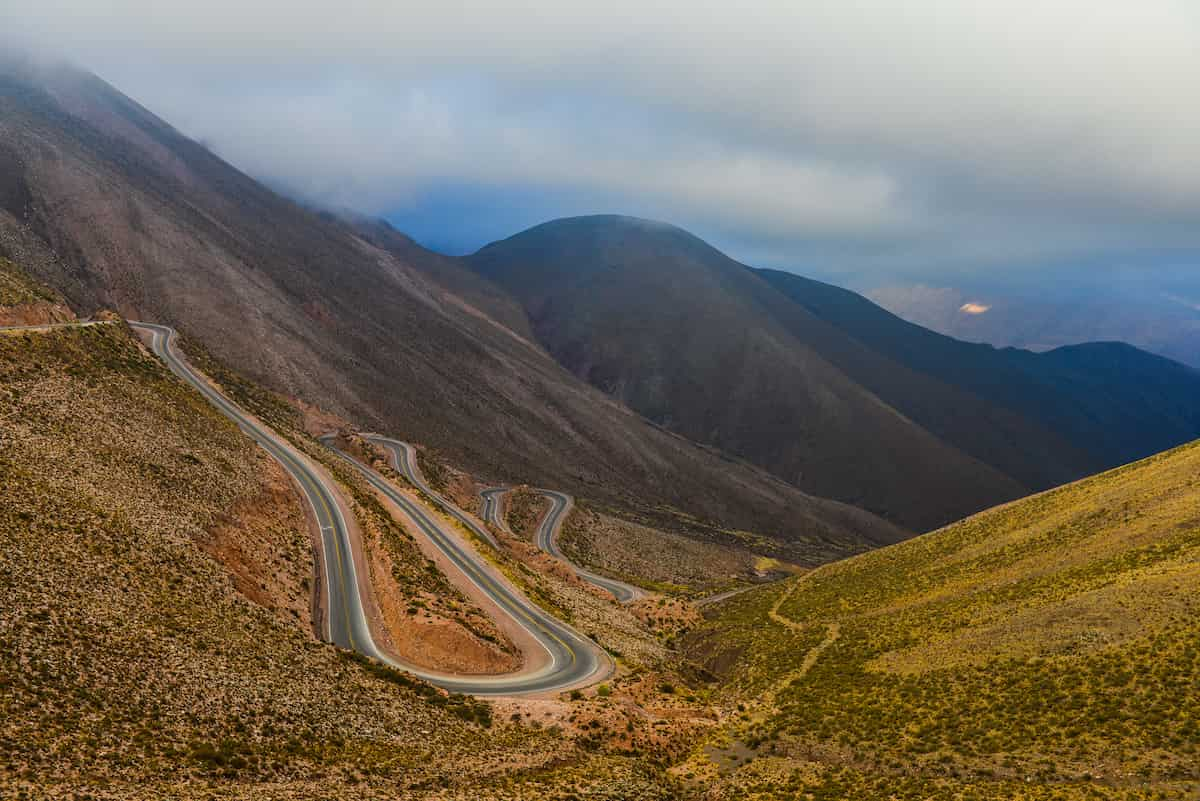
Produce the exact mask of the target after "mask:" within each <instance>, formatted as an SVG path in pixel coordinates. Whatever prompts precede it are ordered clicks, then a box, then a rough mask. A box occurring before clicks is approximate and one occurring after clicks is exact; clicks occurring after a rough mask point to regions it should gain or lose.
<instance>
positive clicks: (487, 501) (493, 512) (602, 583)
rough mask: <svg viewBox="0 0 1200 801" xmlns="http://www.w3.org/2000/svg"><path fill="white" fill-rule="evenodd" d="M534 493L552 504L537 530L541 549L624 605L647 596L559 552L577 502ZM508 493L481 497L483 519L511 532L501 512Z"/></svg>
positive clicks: (496, 490) (496, 491) (499, 491)
mask: <svg viewBox="0 0 1200 801" xmlns="http://www.w3.org/2000/svg"><path fill="white" fill-rule="evenodd" d="M534 492H536V493H538V494H539V495H542V496H543V497H545V498H547V499H548V500H549V501H550V511H549V512H547V513H546V516H545V517H544V518H543V519H542V524H541V525H540V526H539V527H538V530H537V537H536V540H537V546H538V548H540V549H542V550H543V551H545V552H546V553H548V554H550V555H551V556H553V557H555V558H557V559H561V560H562V561H564V562H566V563H567V564H568V565H570V566H571V569H572V570H574V571H575V573H576V575H578V576H579V577H580V578H581V579H583V580H584V581H586V582H588V583H590V584H594V585H595V586H597V587H599V588H601V589H603V590H607V591H608V592H610V593H612V595H613V597H614V598H616V599H617V600H618V601H619V602H621V603H623V604H626V603H629V602H631V601H636V600H638V599H639V598H642V597H644V596H645V595H646V593H645V592H644V591H643V590H642V589H641V588H640V587H635V586H633V585H632V584H626V583H625V582H623V581H617V580H616V579H611V578H609V577H608V576H601V575H600V574H599V573H593V572H592V571H590V570H588V569H587V568H583V567H580V566H579V565H577V564H575V563H574V562H572V561H571V560H570V559H568V558H567V556H566V555H565V554H564V553H563V552H562V551H560V550H559V549H558V532H559V529H561V528H562V524H563V521H564V520H566V517H567V512H568V511H569V510H570V508H571V506H573V505H574V503H575V502H574V500H573V499H572V498H571V496H570V495H567V494H566V493H565V492H558V491H556V490H546V489H538V490H534ZM507 493H508V489H507V488H505V487H495V488H493V489H486V490H484V491H483V492H481V493H479V495H480V497H481V498H483V519H484V520H486V521H487V522H489V523H491V524H492V525H494V526H499V527H500V528H503V529H508V525H507V524H506V523H505V522H504V516H503V515H502V514H501V512H500V510H501V508H502V505H503V499H504V496H505V494H507Z"/></svg>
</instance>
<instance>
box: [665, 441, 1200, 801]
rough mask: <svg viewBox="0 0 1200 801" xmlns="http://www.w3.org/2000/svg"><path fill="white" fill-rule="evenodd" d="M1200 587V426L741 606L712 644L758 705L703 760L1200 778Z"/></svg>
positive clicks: (907, 771) (903, 787)
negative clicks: (1118, 462) (1120, 463)
mask: <svg viewBox="0 0 1200 801" xmlns="http://www.w3.org/2000/svg"><path fill="white" fill-rule="evenodd" d="M1197 590H1200V443H1193V444H1190V445H1185V446H1182V447H1180V448H1177V449H1175V450H1173V451H1169V452H1167V453H1164V454H1160V455H1158V456H1154V457H1151V458H1149V459H1146V460H1143V461H1141V462H1138V463H1135V464H1133V465H1129V466H1127V467H1123V468H1119V469H1117V470H1114V471H1111V472H1108V473H1104V474H1101V475H1099V476H1096V477H1093V478H1090V479H1087V480H1084V481H1081V482H1078V483H1076V484H1073V485H1070V486H1067V487H1063V488H1060V489H1058V490H1054V491H1051V492H1048V493H1045V494H1043V495H1040V496H1037V497H1034V498H1031V499H1027V500H1024V501H1020V502H1017V503H1014V504H1011V505H1009V506H1006V507H1002V508H999V509H996V510H992V511H990V512H986V513H983V514H981V515H978V516H976V517H973V518H970V519H968V520H966V521H963V522H961V523H958V524H955V525H953V526H950V527H948V528H946V529H943V530H940V531H938V532H934V533H932V534H929V535H926V536H924V537H919V538H917V539H915V540H912V541H909V542H905V543H902V544H900V545H896V546H892V547H889V548H886V549H883V550H880V551H875V552H872V553H869V554H865V555H863V556H861V557H856V558H853V559H850V560H847V561H845V562H841V563H837V564H832V565H829V566H826V567H824V568H821V569H818V570H817V571H814V572H813V573H811V574H809V575H807V576H805V577H802V578H800V579H798V580H794V581H789V582H788V583H786V584H783V585H778V586H775V587H771V588H768V589H764V590H761V591H757V592H752V593H747V594H745V595H743V596H740V597H737V598H735V599H732V600H731V601H729V602H727V603H726V604H724V605H722V606H721V607H720V608H719V609H718V610H716V611H715V612H713V613H712V614H713V615H714V616H713V617H712V618H711V619H710V620H709V621H707V623H706V625H705V626H704V628H703V630H702V631H701V632H699V633H698V634H697V635H696V637H695V639H694V640H693V648H694V649H695V652H696V654H697V655H699V656H700V657H701V658H703V659H704V660H706V661H707V663H708V665H709V667H710V668H711V669H713V670H715V671H717V672H719V673H720V674H721V676H722V678H723V680H724V681H725V687H726V691H727V692H728V693H729V696H730V699H731V700H735V699H739V698H740V699H745V698H754V699H757V703H755V704H753V705H751V707H750V708H749V709H748V710H747V712H746V713H745V714H744V715H741V716H739V717H737V718H736V722H735V723H734V724H733V725H732V726H731V727H730V728H729V730H728V734H729V736H730V738H731V739H730V740H729V741H728V742H726V743H724V744H723V745H724V748H717V749H710V750H709V751H707V752H698V753H697V757H696V759H695V760H694V764H692V765H690V766H689V769H690V770H691V771H692V772H697V771H701V770H705V769H707V770H712V769H713V768H714V765H713V764H711V763H714V762H715V763H716V766H719V768H720V770H721V772H722V773H723V774H724V776H723V778H721V779H720V781H721V782H723V784H724V786H725V787H726V789H727V791H728V792H727V795H729V796H731V797H743V796H744V797H755V795H754V794H755V793H758V792H766V793H768V794H770V793H779V792H783V791H784V790H785V789H786V790H787V792H801V791H802V790H803V791H811V792H813V793H814V794H815V797H855V798H931V797H938V798H942V797H944V798H980V799H983V798H1013V797H1029V798H1092V797H1104V798H1109V797H1114V798H1152V797H1195V793H1196V792H1198V791H1200V790H1198V788H1200V749H1198V747H1197V743H1198V741H1200V619H1198V617H1197V612H1198V611H1200V600H1198V599H1197ZM733 756H738V757H739V759H738V760H736V761H735V760H733V759H732V757H733ZM747 757H749V760H748V764H747V759H746V758H747ZM1160 793H1161V794H1162V795H1161V796H1160V795H1159V794H1160ZM772 797H774V796H772Z"/></svg>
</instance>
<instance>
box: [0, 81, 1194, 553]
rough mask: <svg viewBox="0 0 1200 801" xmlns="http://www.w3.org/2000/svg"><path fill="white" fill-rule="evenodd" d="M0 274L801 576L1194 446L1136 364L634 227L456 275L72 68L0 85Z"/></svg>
mask: <svg viewBox="0 0 1200 801" xmlns="http://www.w3.org/2000/svg"><path fill="white" fill-rule="evenodd" d="M0 255H8V256H9V257H11V258H13V260H14V261H19V262H20V263H21V264H23V265H25V266H26V267H27V268H28V269H30V270H31V271H32V272H34V273H35V274H36V275H37V277H38V278H40V279H41V280H43V281H45V282H47V283H49V284H50V285H52V286H54V287H55V288H57V289H58V290H59V291H61V292H62V293H63V294H64V295H65V296H66V297H67V299H68V300H70V301H71V302H72V304H73V305H75V306H76V307H77V308H79V309H82V310H84V311H87V310H92V309H96V308H100V307H112V308H116V309H117V310H119V311H121V312H122V313H124V314H126V315H128V316H137V317H142V318H145V319H150V320H156V321H160V322H163V323H166V324H171V325H174V326H176V327H177V328H179V329H180V330H181V331H183V332H184V333H185V334H187V335H190V336H192V337H195V338H197V339H199V340H200V341H202V342H203V343H204V344H205V345H206V346H207V347H208V348H209V349H210V350H211V351H212V352H213V353H214V354H215V355H216V356H217V357H218V358H220V359H221V360H223V361H225V362H227V363H228V364H229V365H230V366H232V367H234V368H235V369H238V370H241V371H243V372H245V373H246V374H247V375H249V376H250V377H252V378H254V379H256V380H258V381H260V382H262V383H263V384H265V385H267V386H270V387H272V388H274V389H276V390H279V391H282V392H285V393H287V394H290V395H294V396H297V397H300V398H303V399H305V400H307V401H310V402H313V403H316V404H319V405H321V406H323V407H325V408H327V409H329V410H331V411H333V412H336V413H338V414H340V415H342V416H344V417H346V418H348V419H350V420H352V421H354V422H355V423H356V424H358V425H360V426H362V427H363V428H373V429H377V430H379V431H382V432H387V433H391V434H395V435H401V436H404V437H406V438H410V439H415V440H417V441H420V442H423V443H426V444H428V445H430V446H431V447H433V448H435V449H436V450H438V451H440V452H441V453H442V454H443V455H444V456H445V458H447V459H449V460H451V461H453V462H457V463H459V464H462V465H464V466H467V467H470V468H472V469H473V470H475V471H477V472H478V473H479V474H481V475H483V476H485V477H489V478H492V479H494V480H497V481H523V482H529V483H535V484H540V485H546V486H554V487H561V488H562V489H564V490H568V491H571V492H573V493H575V494H577V495H579V496H581V497H583V498H591V499H595V500H598V501H600V502H603V503H606V504H612V505H616V506H619V507H622V508H625V509H631V510H632V509H637V510H640V511H641V512H642V513H646V514H652V513H654V512H655V510H659V511H661V510H662V509H664V508H666V507H671V508H674V509H678V510H683V511H686V512H687V513H690V514H694V515H696V516H697V517H699V518H701V519H703V520H706V521H711V522H712V523H714V524H716V525H717V526H718V527H724V528H726V529H729V530H738V529H744V530H752V531H755V532H759V533H763V534H767V535H770V536H773V537H776V538H778V539H780V540H783V541H786V542H788V543H791V547H794V549H795V551H794V552H793V555H798V556H803V557H804V558H807V559H811V560H814V561H815V560H821V559H826V558H832V557H833V556H835V555H838V554H842V553H847V552H851V551H854V550H861V549H862V548H865V547H870V546H873V545H877V544H880V543H885V542H889V541H893V540H895V539H897V538H899V537H902V536H904V534H905V530H907V531H916V530H922V529H928V528H932V527H935V526H938V525H940V524H942V523H945V522H948V521H950V520H953V519H956V518H959V517H962V516H963V515H966V514H969V513H971V512H974V511H976V510H979V509H982V508H984V507H987V506H990V505H992V504H994V503H997V502H1001V501H1005V500H1009V499H1012V498H1016V497H1018V496H1020V495H1023V494H1025V493H1028V492H1030V491H1032V490H1037V489H1041V488H1044V487H1047V486H1050V485H1053V484H1057V483H1061V482H1064V481H1067V480H1070V479H1073V478H1076V477H1079V476H1082V475H1084V474H1087V473H1090V472H1095V471H1097V470H1100V469H1103V468H1105V467H1109V466H1112V465H1115V464H1119V463H1121V462H1123V461H1129V460H1132V459H1135V458H1137V457H1139V456H1143V455H1146V454H1149V453H1152V452H1154V451H1158V450H1162V449H1164V448H1167V447H1169V446H1171V445H1174V444H1177V443H1180V442H1183V441H1185V440H1189V439H1192V438H1195V437H1197V436H1200V410H1197V409H1196V407H1195V403H1194V401H1195V399H1196V398H1197V397H1200V373H1198V372H1197V371H1195V370H1192V369H1190V368H1186V367H1183V366H1181V365H1179V364H1177V363H1174V362H1171V361H1168V360H1166V359H1162V358H1159V357H1156V356H1151V355H1150V354H1147V353H1144V352H1142V351H1138V350H1136V349H1134V348H1131V347H1129V346H1126V345H1119V344H1097V345H1087V346H1080V347H1073V348H1064V349H1060V350H1057V351H1053V352H1050V353H1046V354H1040V355H1035V354H1032V353H1028V352H1021V351H1011V350H1007V351H1006V350H996V349H994V348H991V347H988V346H979V345H970V344H966V343H963V342H959V341H956V340H953V339H950V338H948V337H945V336H941V335H938V334H934V333H933V332H930V331H928V330H926V329H922V328H920V327H918V326H915V325H911V324H908V323H905V322H903V321H902V320H900V319H899V318H896V317H895V316H893V315H891V314H889V313H887V312H885V311H884V310H882V309H881V308H879V307H878V306H875V305H874V304H872V303H870V302H869V301H867V300H866V299H864V298H862V297H861V296H858V295H855V294H853V293H850V292H847V291H845V290H840V289H838V288H836V287H832V286H828V285H825V284H820V283H817V282H813V281H808V280H806V279H803V278H800V277H798V276H794V275H791V274H789V273H779V272H771V271H756V270H752V269H750V268H748V267H746V266H744V265H742V264H739V263H737V262H735V261H733V260H731V259H729V258H728V257H726V256H725V255H723V254H721V253H720V252H719V251H717V250H715V249H714V248H712V247H710V246H709V245H707V244H705V243H704V242H702V241H701V240H699V239H697V238H696V237H694V236H692V235H690V234H688V233H686V232H684V231H682V230H680V229H678V228H674V227H671V226H668V225H662V224H658V223H651V222H647V221H644V220H636V219H631V218H625V217H613V216H602V217H587V218H575V219H568V220H557V221H554V222H550V223H546V224H544V225H541V226H538V227H536V228H534V229H531V230H529V231H526V232H524V233H521V234H518V235H516V236H514V237H512V238H510V239H507V240H504V241H502V242H497V243H494V244H492V245H489V246H488V247H486V248H484V249H482V250H481V251H480V252H479V253H477V254H475V255H473V256H470V257H468V258H466V259H458V258H451V257H446V256H442V255H439V254H436V253H433V252H431V251H429V250H426V249H425V248H422V247H421V246H419V245H418V244H417V243H415V242H414V241H413V240H411V239H410V238H408V237H406V236H404V235H403V234H401V233H400V232H397V231H395V230H393V229H392V228H391V227H390V226H388V225H386V224H385V223H380V222H377V221H372V220H361V219H351V220H348V219H344V218H341V217H337V216H334V215H332V214H328V213H318V212H314V211H312V210H310V209H306V208H304V207H302V206H300V205H298V204H296V203H294V202H292V201H289V200H287V199H285V198H283V197H280V196H279V195H277V194H275V193H273V192H271V191H270V190H268V189H267V188H265V187H263V186H262V185H261V184H259V183H258V182H256V181H254V180H253V179H251V178H249V177H247V176H246V175H244V174H243V173H241V172H239V171H238V170H236V169H235V168H233V167H231V166H230V165H228V164H227V163H225V162H223V161H222V160H221V159H219V158H217V157H216V156H214V155H213V154H212V153H211V152H209V151H208V150H207V149H205V148H204V147H202V146H200V145H198V144H196V143H195V142H192V141H191V140H189V139H187V138H186V137H184V136H182V135H181V134H179V133H178V132H177V131H175V130H174V129H173V128H171V127H170V126H169V125H168V124H167V123H165V122H163V121H162V120H160V119H158V118H157V117H155V116H154V115H153V114H151V113H150V112H148V111H147V110H145V109H143V108H142V107H140V106H138V105H137V104H136V103H134V102H133V101H131V100H130V99H128V98H127V97H125V96H123V95H121V94H120V93H119V92H117V91H116V90H115V89H113V88H112V87H110V86H108V85H107V84H105V83H103V82H102V81H100V80H99V79H97V78H95V77H94V76H90V75H87V74H85V73H81V72H78V71H74V70H70V69H66V68H45V67H38V66H31V65H29V64H27V63H21V62H11V63H9V64H7V65H3V64H0ZM825 498H828V499H832V500H824V499H825ZM847 504H848V505H847ZM860 510H867V511H860Z"/></svg>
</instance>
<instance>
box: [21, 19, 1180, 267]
mask: <svg viewBox="0 0 1200 801" xmlns="http://www.w3.org/2000/svg"><path fill="white" fill-rule="evenodd" d="M175 6H176V4H170V3H162V2H148V1H146V0H108V2H103V3H101V2H94V3H82V2H67V1H66V0H39V2H37V3H36V4H34V3H28V4H23V3H12V2H10V3H8V4H6V10H4V11H0V27H3V28H5V29H7V30H9V31H12V32H13V33H14V35H15V36H17V37H18V38H19V39H20V40H22V41H23V42H25V43H28V44H32V45H33V46H36V47H38V48H40V49H47V48H51V49H53V50H56V51H57V52H59V53H62V54H66V55H68V56H69V57H72V58H73V59H74V60H76V61H78V62H80V63H82V64H83V65H84V66H88V67H91V68H93V69H95V70H97V71H98V72H100V73H101V74H102V75H103V76H104V77H107V78H109V79H110V80H111V81H113V82H114V83H115V84H116V85H117V86H118V87H119V88H121V89H122V90H124V91H126V92H127V93H129V94H131V95H133V96H134V97H135V98H137V99H139V100H142V101H143V102H144V103H146V104H147V105H148V106H150V107H151V108H152V109H154V110H156V111H159V112H160V113H161V114H163V116H165V117H167V118H168V119H169V120H172V121H173V122H175V123H176V124H177V125H179V127H181V128H182V129H183V130H185V131H186V132H188V133H190V134H192V135H194V136H197V137H199V138H202V139H205V140H206V141H208V142H210V143H212V145H213V146H214V147H215V148H216V149H217V150H218V151H219V152H221V153H222V154H224V155H226V156H227V157H228V158H230V159H231V160H232V161H234V162H235V163H237V164H238V165H239V166H242V167H243V168H245V169H247V170H248V171H250V172H252V173H255V174H258V175H260V176H263V177H266V178H268V179H271V180H273V181H275V182H277V183H280V184H283V185H285V186H288V187H291V188H292V189H294V190H295V191H298V192H301V193H303V194H305V195H307V196H309V197H311V198H314V199H317V200H322V201H326V202H331V203H337V204H341V205H349V206H353V207H356V208H359V209H360V210H365V211H374V212H381V211H387V210H389V209H395V208H397V207H400V206H403V205H405V204H413V203H419V202H420V199H421V197H422V196H423V195H424V193H427V192H428V191H430V190H431V189H433V188H436V187H438V186H440V185H448V184H452V185H456V186H465V187H469V186H471V185H478V186H482V187H489V188H492V189H495V188H504V187H519V188H522V189H526V190H537V189H539V188H542V189H547V190H553V191H556V192H574V193H577V194H581V195H583V196H585V197H586V196H588V195H589V193H592V194H594V195H595V196H596V197H597V198H603V199H604V202H605V203H609V204H611V203H612V202H621V201H622V199H627V200H628V201H629V203H630V205H631V206H636V208H637V209H639V210H649V211H651V212H653V213H655V214H656V215H657V216H661V217H664V218H666V219H670V220H673V221H676V222H680V223H683V224H685V225H698V226H701V227H702V228H704V227H707V228H708V229H711V230H713V231H717V232H720V234H721V235H722V236H724V237H726V238H729V239H735V240H737V241H739V242H743V243H745V244H746V247H747V250H749V251H753V252H758V253H774V254H775V260H786V259H787V258H789V254H791V253H792V252H794V251H797V249H800V248H802V247H809V248H811V247H813V243H817V244H818V245H819V248H820V250H819V252H820V253H823V254H826V255H829V254H841V255H842V256H844V257H845V258H846V259H848V260H858V261H870V262H873V263H875V264H890V265H912V264H917V263H921V264H931V265H938V266H939V267H941V268H945V269H949V268H950V267H957V266H961V265H968V266H971V265H977V264H980V263H1004V262H1009V261H1012V260H1023V261H1034V262H1036V261H1038V260H1045V259H1061V260H1069V259H1081V258H1091V257H1094V256H1095V255H1096V254H1100V253H1104V252H1106V251H1114V252H1122V253H1129V252H1135V251H1137V250H1139V249H1149V248H1153V249H1156V250H1162V249H1171V248H1195V247H1197V246H1198V245H1200V225H1198V223H1200V144H1198V143H1200V104H1197V103H1196V102H1195V99H1196V98H1197V97H1200V46H1198V45H1200V4H1197V3H1195V2H1194V1H1193V0H1141V1H1140V2H1136V3H1133V2H1120V3H1118V2H1103V0H1037V1H1036V2H1032V1H1031V2H1020V3H1014V2H1012V1H1011V0H1007V1H1001V0H973V1H972V0H907V1H906V2H895V0H889V1H888V2H884V1H883V0H836V1H832V0H831V1H830V2H823V1H817V0H790V2H764V1H763V0H744V1H743V2H739V3H728V2H711V1H710V0H664V1H663V2H656V3H645V2H644V1H643V2H629V0H606V2H578V3H572V2H552V1H547V2H541V1H537V2H535V1H534V0H526V1H525V2H518V3H504V4H500V3H495V2H462V1H460V2H441V3H438V4H436V5H435V4H415V3H412V4H410V3H395V2H367V1H366V0H343V1H342V2H339V3H336V4H316V3H305V2H296V1H295V0H293V1H292V2H282V1H280V0H267V2H256V1H254V0H243V1H242V2H231V1H230V0H209V2H206V3H203V4H192V3H188V4H178V7H175ZM597 202H599V201H597ZM598 210H600V209H598ZM603 210H616V211H619V210H622V209H620V208H611V206H609V207H606V208H604V209H603Z"/></svg>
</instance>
